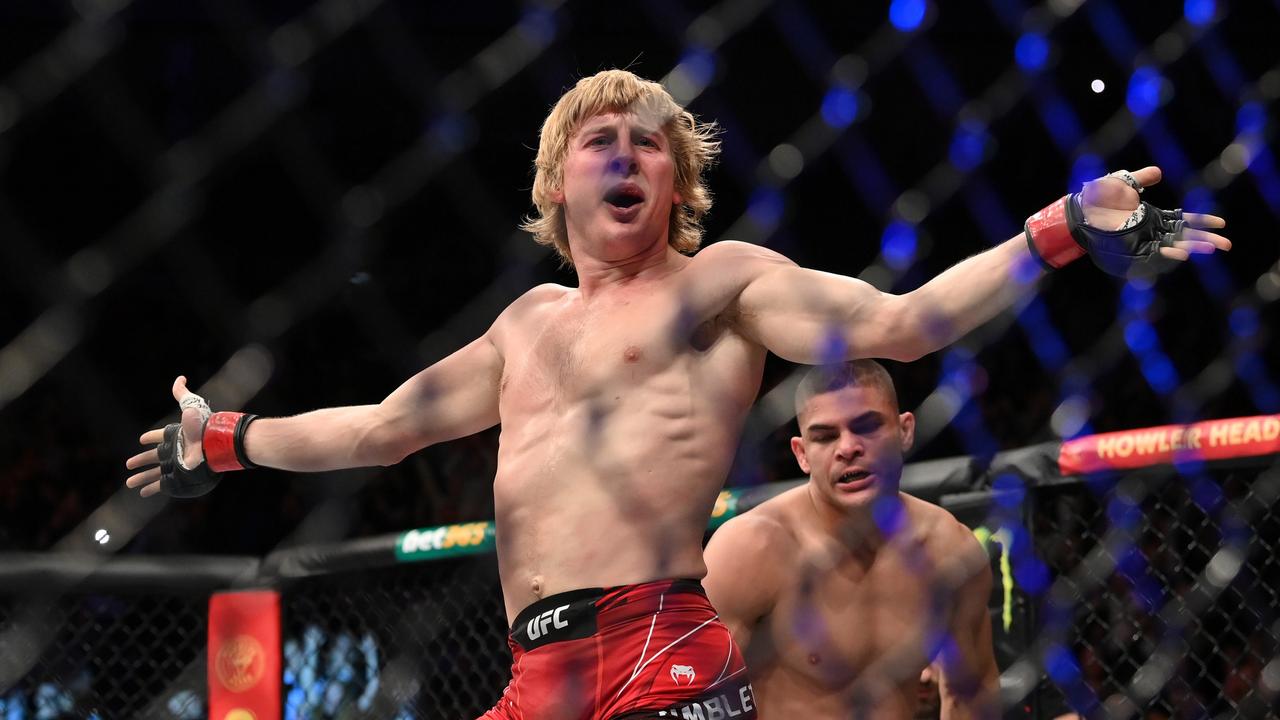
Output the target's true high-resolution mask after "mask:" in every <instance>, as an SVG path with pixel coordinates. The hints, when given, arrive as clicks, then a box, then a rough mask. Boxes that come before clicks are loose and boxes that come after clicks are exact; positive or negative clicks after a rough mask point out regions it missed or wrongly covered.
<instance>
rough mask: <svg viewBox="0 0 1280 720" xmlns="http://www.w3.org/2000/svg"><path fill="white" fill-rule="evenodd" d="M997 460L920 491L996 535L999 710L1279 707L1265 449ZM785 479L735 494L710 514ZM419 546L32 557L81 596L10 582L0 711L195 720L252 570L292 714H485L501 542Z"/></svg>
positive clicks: (502, 648) (1276, 528) (497, 631)
mask: <svg viewBox="0 0 1280 720" xmlns="http://www.w3.org/2000/svg"><path fill="white" fill-rule="evenodd" d="M997 465H998V463H996V464H993V465H992V466H991V468H989V469H987V470H982V471H979V472H978V473H976V474H975V472H974V465H973V462H972V459H968V458H966V459H961V460H958V461H953V462H952V463H951V464H949V465H947V466H946V467H945V468H944V471H943V472H941V473H939V472H938V471H937V470H932V471H931V472H932V474H933V475H934V476H935V478H937V477H945V478H946V479H945V482H943V483H938V481H937V480H936V479H935V480H930V481H929V482H930V483H932V484H931V485H922V484H921V483H916V484H915V485H914V487H913V492H915V493H916V494H918V495H920V496H922V497H926V498H931V499H934V500H937V501H938V502H940V503H941V504H942V505H943V506H944V507H948V508H949V509H951V510H952V511H953V512H954V513H955V514H956V515H957V516H958V517H960V518H961V519H962V521H964V522H966V523H967V524H969V525H970V526H971V527H974V528H975V531H976V532H978V533H979V534H980V536H981V537H983V538H991V539H992V540H993V541H992V542H990V543H988V548H989V550H990V554H991V558H992V562H993V569H994V572H995V574H996V577H997V578H1000V579H1001V581H998V582H997V583H996V584H995V587H994V588H993V591H992V596H991V601H990V604H989V606H990V611H991V615H992V625H993V628H994V630H995V633H994V643H995V650H996V656H997V660H998V663H999V665H1000V667H1001V670H1002V673H1003V674H1002V681H1001V685H1002V695H1003V698H1004V707H1005V713H1004V714H1005V717H1007V718H1055V717H1060V716H1061V715H1063V714H1066V713H1069V712H1077V713H1080V714H1082V715H1084V716H1087V717H1141V718H1153V719H1154V718H1218V717H1249V718H1264V717H1271V716H1273V715H1274V713H1275V712H1276V709H1277V707H1278V706H1277V704H1276V702H1277V698H1280V677H1278V674H1280V655H1278V651H1280V598H1278V597H1277V594H1278V593H1280V583H1277V580H1278V579H1280V572H1277V559H1276V552H1275V550H1276V544H1277V538H1280V461H1278V460H1277V457H1276V456H1274V455H1271V456H1264V457H1260V458H1254V459H1253V460H1251V461H1249V462H1245V461H1233V462H1230V463H1215V464H1213V465H1212V466H1201V467H1198V468H1194V469H1192V471H1190V472H1183V471H1175V470H1174V469H1173V468H1169V467H1156V468H1148V469H1144V470H1137V471H1132V472H1128V473H1124V474H1106V475H1099V476H1096V477H1087V478H1081V477H1069V478H1056V477H1044V476H1036V475H1035V474H1029V473H1028V472H1027V470H1026V463H1025V462H1023V463H1021V464H1020V469H1019V470H1017V471H1016V472H1015V471H1009V470H1003V471H999V472H997ZM910 470H911V466H908V478H910V477H911V472H910ZM1015 476H1016V477H1018V478H1019V480H1018V481H1017V482H1011V480H1010V478H1013V477H1015ZM992 477H997V478H999V479H998V480H996V481H994V482H993V481H992V480H991V478H992ZM993 485H994V486H995V488H996V489H992V486H993ZM785 486H786V485H785V484H776V485H773V486H767V487H761V488H756V489H755V490H752V491H750V492H748V493H726V497H727V498H729V499H730V503H729V506H728V507H726V508H723V509H722V511H721V517H720V518H718V521H722V520H723V519H724V518H725V517H728V516H729V515H732V514H735V513H740V512H744V511H746V510H747V509H749V507H750V506H752V505H754V504H756V503H757V502H759V501H760V500H762V499H764V498H766V497H769V496H771V495H772V494H774V493H776V492H779V491H780V490H781V489H782V488H783V487H785ZM965 487H971V488H976V489H975V490H970V491H965V490H964V488H965ZM455 527H461V526H455ZM414 532H416V531H414ZM711 532H713V531H712V530H709V531H708V536H709V535H710V533H711ZM409 534H411V533H409ZM409 534H402V535H400V536H388V537H384V538H380V539H374V540H365V541H361V542H360V543H359V544H358V545H348V546H343V545H336V546H328V547H325V548H322V549H319V550H316V549H313V548H296V549H294V550H290V551H283V552H282V553H279V554H278V555H277V556H276V557H273V558H268V559H266V560H265V561H263V562H262V563H258V562H257V561H253V560H250V559H240V560H238V561H233V562H232V563H230V564H228V563H227V561H226V560H225V559H223V560H221V561H217V562H221V563H223V565H224V568H222V569H218V570H206V571H205V573H204V574H205V576H206V578H208V580H207V581H206V585H205V586H201V587H194V586H193V583H192V580H191V578H190V572H189V571H190V568H191V567H192V566H193V565H194V564H196V562H195V561H194V560H185V561H182V560H179V561H174V562H168V563H164V562H158V563H154V564H150V565H148V566H147V567H146V569H145V572H144V571H140V570H139V569H138V568H136V567H133V568H130V567H128V566H121V565H118V564H117V565H107V566H103V567H102V568H99V569H97V570H96V571H85V570H82V569H75V568H73V569H72V570H70V571H68V570H67V569H66V568H62V569H60V570H59V569H57V565H58V563H57V561H56V560H55V559H50V558H48V557H45V558H42V559H40V560H38V561H36V560H28V562H29V563H35V565H34V566H32V567H28V568H25V569H19V570H17V571H16V572H18V573H25V574H26V576H27V578H28V582H30V578H33V577H35V576H37V575H39V576H41V577H43V578H44V579H45V582H43V583H35V584H36V585H37V586H47V585H48V582H47V580H48V578H49V577H50V576H51V575H55V576H60V575H67V574H68V573H70V574H71V575H73V576H76V577H79V578H80V587H78V588H76V587H67V588H66V589H67V592H66V593H64V594H62V595H60V596H56V597H53V598H50V599H49V600H48V601H47V602H46V601H45V600H44V598H43V597H42V596H40V595H35V596H33V595H27V594H24V593H22V592H19V591H17V590H18V587H20V586H19V585H17V584H16V583H14V584H7V585H6V586H5V590H4V591H3V592H2V593H0V612H3V614H2V615H0V632H3V633H6V637H9V638H12V635H11V634H10V633H11V631H12V630H13V629H14V628H15V627H22V628H24V635H23V637H25V638H27V645H28V646H29V647H32V648H36V649H37V652H36V653H35V655H34V658H35V660H34V662H33V663H32V664H30V666H29V667H28V668H27V669H26V670H25V672H23V673H22V675H21V677H20V679H19V680H18V681H17V682H16V683H13V684H12V685H11V686H10V687H8V688H6V689H5V690H4V691H3V693H0V702H3V703H4V707H3V709H4V712H5V714H4V715H3V717H5V718H7V719H9V720H20V719H23V718H49V719H52V718H72V717H75V718H90V717H91V718H99V719H103V720H105V719H106V718H117V717H119V718H125V717H147V718H182V719H188V718H199V717H204V714H205V707H206V706H205V703H206V702H207V691H206V688H205V682H204V678H205V658H204V648H205V637H204V632H205V624H206V623H205V618H204V609H205V604H206V600H207V592H208V589H209V586H217V585H232V584H238V583H243V582H244V581H245V579H246V578H250V577H252V578H254V580H253V582H254V583H255V584H262V583H264V582H268V581H270V582H272V583H273V584H274V585H276V586H277V587H279V588H281V589H282V591H283V597H284V601H283V634H284V644H283V654H284V658H283V663H282V667H283V676H282V677H281V678H280V682H281V683H282V685H283V689H284V693H283V694H284V713H283V716H284V717H285V718H288V719H290V720H295V719H308V720H322V719H323V720H329V719H337V718H352V717H378V718H397V719H399V718H406V719H407V718H421V719H423V720H427V719H434V718H446V719H464V720H465V719H467V718H473V717H476V716H478V715H480V714H481V713H483V712H484V711H485V710H487V709H488V708H489V707H491V706H492V704H493V703H494V701H495V700H496V699H497V697H498V695H499V694H500V692H501V689H502V688H503V687H504V686H505V684H506V682H507V680H508V679H509V677H510V675H509V664H510V662H511V655H510V652H509V650H508V649H507V646H506V635H507V627H506V620H505V616H504V610H503V604H502V596H501V590H500V587H499V584H498V576H497V569H496V563H495V558H494V556H493V554H492V552H491V547H487V546H477V547H476V548H474V549H473V550H472V551H471V553H470V554H467V555H465V556H462V557H447V558H444V559H435V560H431V561H420V562H407V561H406V560H408V559H411V558H412V557H413V552H412V550H411V549H410V551H409V552H407V553H406V552H403V551H404V549H405V548H406V547H407V546H406V544H405V537H406V536H407V535H409ZM424 557H425V556H424ZM11 560H12V558H11ZM202 562H203V561H202ZM7 564H8V565H9V570H8V571H7V572H6V573H5V574H6V576H7V577H8V578H10V579H15V580H19V581H20V580H21V579H22V578H21V577H20V576H15V570H14V569H13V567H14V566H13V562H10V563H7ZM87 587H97V588H98V589H86V588H87ZM112 588H115V591H114V592H108V590H109V589H112ZM158 588H167V589H165V590H161V589H158ZM144 589H146V592H142V591H143V590H144ZM7 647H9V648H15V647H19V646H17V645H8V646H7Z"/></svg>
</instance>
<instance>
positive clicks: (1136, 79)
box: [1125, 67, 1164, 117]
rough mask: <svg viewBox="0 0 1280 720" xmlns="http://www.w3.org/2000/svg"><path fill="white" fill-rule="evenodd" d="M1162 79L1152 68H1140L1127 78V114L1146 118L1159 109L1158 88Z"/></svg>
mask: <svg viewBox="0 0 1280 720" xmlns="http://www.w3.org/2000/svg"><path fill="white" fill-rule="evenodd" d="M1163 82H1164V78H1162V77H1160V73H1158V72H1156V70H1155V69H1154V68H1149V67H1140V68H1138V69H1137V70H1134V71H1133V75H1131V76H1130V77H1129V92H1128V93H1127V95H1126V96H1125V102H1126V104H1128V106H1129V112H1132V113H1133V114H1134V115H1137V116H1138V117H1147V116H1148V115H1150V114H1151V113H1153V112H1155V110H1156V108H1158V107H1160V86H1161V84H1162V83H1163Z"/></svg>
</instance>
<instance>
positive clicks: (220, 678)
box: [209, 590, 283, 720]
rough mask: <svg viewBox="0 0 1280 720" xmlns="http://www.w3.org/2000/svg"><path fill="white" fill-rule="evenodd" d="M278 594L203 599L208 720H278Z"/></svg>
mask: <svg viewBox="0 0 1280 720" xmlns="http://www.w3.org/2000/svg"><path fill="white" fill-rule="evenodd" d="M280 657H281V652H280V594H279V593H277V592H274V591H269V590H254V591H245V592H224V593H215V594H214V595H213V596H212V597H210V598H209V718H210V720H280V712H281V708H282V707H283V703H282V702H281V698H280V678H281V675H280Z"/></svg>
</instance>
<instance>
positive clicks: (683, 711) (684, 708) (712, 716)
mask: <svg viewBox="0 0 1280 720" xmlns="http://www.w3.org/2000/svg"><path fill="white" fill-rule="evenodd" d="M755 709H756V700H755V696H754V694H753V690H752V688H751V684H750V683H747V684H745V685H742V686H740V687H738V689H737V690H736V691H735V690H733V689H726V691H725V692H723V693H720V694H719V695H716V696H714V697H708V698H702V699H700V700H693V701H691V702H688V703H685V704H684V705H677V706H675V707H674V708H672V709H670V710H663V711H661V712H659V713H658V717H664V718H676V720H727V719H728V718H735V717H738V716H741V715H746V714H748V713H754V712H755Z"/></svg>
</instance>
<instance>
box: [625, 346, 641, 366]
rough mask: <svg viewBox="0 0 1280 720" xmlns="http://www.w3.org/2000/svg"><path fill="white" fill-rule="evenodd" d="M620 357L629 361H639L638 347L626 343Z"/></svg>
mask: <svg viewBox="0 0 1280 720" xmlns="http://www.w3.org/2000/svg"><path fill="white" fill-rule="evenodd" d="M622 359H623V360H626V361H627V362H629V363H633V362H639V361H640V348H638V347H636V346H635V345H628V346H627V349H626V350H623V351H622Z"/></svg>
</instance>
